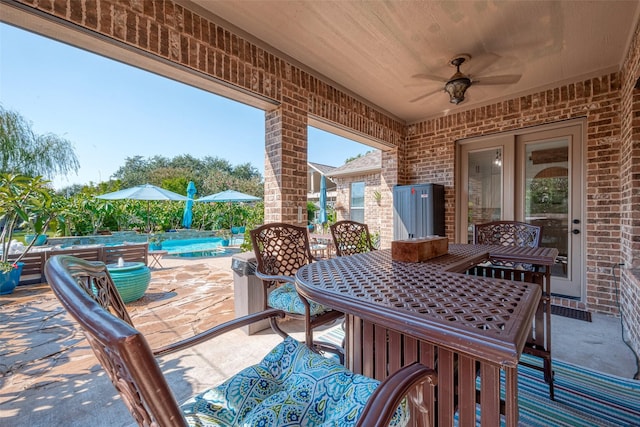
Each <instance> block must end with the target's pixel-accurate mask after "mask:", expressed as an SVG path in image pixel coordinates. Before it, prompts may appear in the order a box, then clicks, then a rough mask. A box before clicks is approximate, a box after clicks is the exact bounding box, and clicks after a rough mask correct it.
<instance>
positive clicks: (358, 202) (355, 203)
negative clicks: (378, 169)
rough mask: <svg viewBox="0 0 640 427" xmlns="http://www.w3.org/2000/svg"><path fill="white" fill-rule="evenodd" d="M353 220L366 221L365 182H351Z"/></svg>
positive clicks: (351, 215)
mask: <svg viewBox="0 0 640 427" xmlns="http://www.w3.org/2000/svg"><path fill="white" fill-rule="evenodd" d="M350 217H351V221H358V222H362V223H364V182H352V183H351V209H350Z"/></svg>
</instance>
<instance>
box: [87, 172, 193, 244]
mask: <svg viewBox="0 0 640 427" xmlns="http://www.w3.org/2000/svg"><path fill="white" fill-rule="evenodd" d="M96 198H98V199H105V200H146V201H147V233H148V232H149V202H150V201H151V200H179V201H185V200H187V198H186V197H185V196H183V195H180V194H178V193H174V192H173V191H169V190H165V189H164V188H160V187H156V186H155V185H151V184H144V185H137V186H135V187H131V188H126V189H124V190H119V191H114V192H112V193H105V194H101V195H99V196H96Z"/></svg>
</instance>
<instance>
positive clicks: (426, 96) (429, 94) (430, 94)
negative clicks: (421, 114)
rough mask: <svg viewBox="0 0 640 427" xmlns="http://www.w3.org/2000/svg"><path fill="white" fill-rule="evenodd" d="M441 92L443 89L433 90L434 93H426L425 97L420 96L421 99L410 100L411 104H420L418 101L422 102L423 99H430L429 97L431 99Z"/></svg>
mask: <svg viewBox="0 0 640 427" xmlns="http://www.w3.org/2000/svg"><path fill="white" fill-rule="evenodd" d="M440 92H443V90H442V89H438V90H433V91H431V92H427V93H425V94H424V95H420V96H419V97H417V98H414V99H412V100H410V101H409V102H418V101H422V100H423V99H425V98H428V97H430V96H432V95H435V94H436V93H440Z"/></svg>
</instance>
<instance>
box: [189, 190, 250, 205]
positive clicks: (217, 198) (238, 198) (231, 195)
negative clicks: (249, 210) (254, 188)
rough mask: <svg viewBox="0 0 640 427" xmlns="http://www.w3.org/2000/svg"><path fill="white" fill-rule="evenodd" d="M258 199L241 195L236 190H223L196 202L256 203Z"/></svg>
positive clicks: (248, 195)
mask: <svg viewBox="0 0 640 427" xmlns="http://www.w3.org/2000/svg"><path fill="white" fill-rule="evenodd" d="M258 200H260V197H256V196H252V195H251V194H245V193H241V192H239V191H236V190H225V191H221V192H219V193H216V194H210V195H208V196H205V197H200V198H199V199H198V200H196V202H257V201H258Z"/></svg>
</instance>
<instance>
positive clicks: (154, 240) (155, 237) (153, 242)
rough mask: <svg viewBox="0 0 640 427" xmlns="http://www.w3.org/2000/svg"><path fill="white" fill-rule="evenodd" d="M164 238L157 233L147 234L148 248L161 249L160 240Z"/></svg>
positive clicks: (151, 249)
mask: <svg viewBox="0 0 640 427" xmlns="http://www.w3.org/2000/svg"><path fill="white" fill-rule="evenodd" d="M163 240H164V239H163V238H162V236H160V235H159V234H153V233H151V234H149V250H150V251H159V250H161V249H162V241H163Z"/></svg>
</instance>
